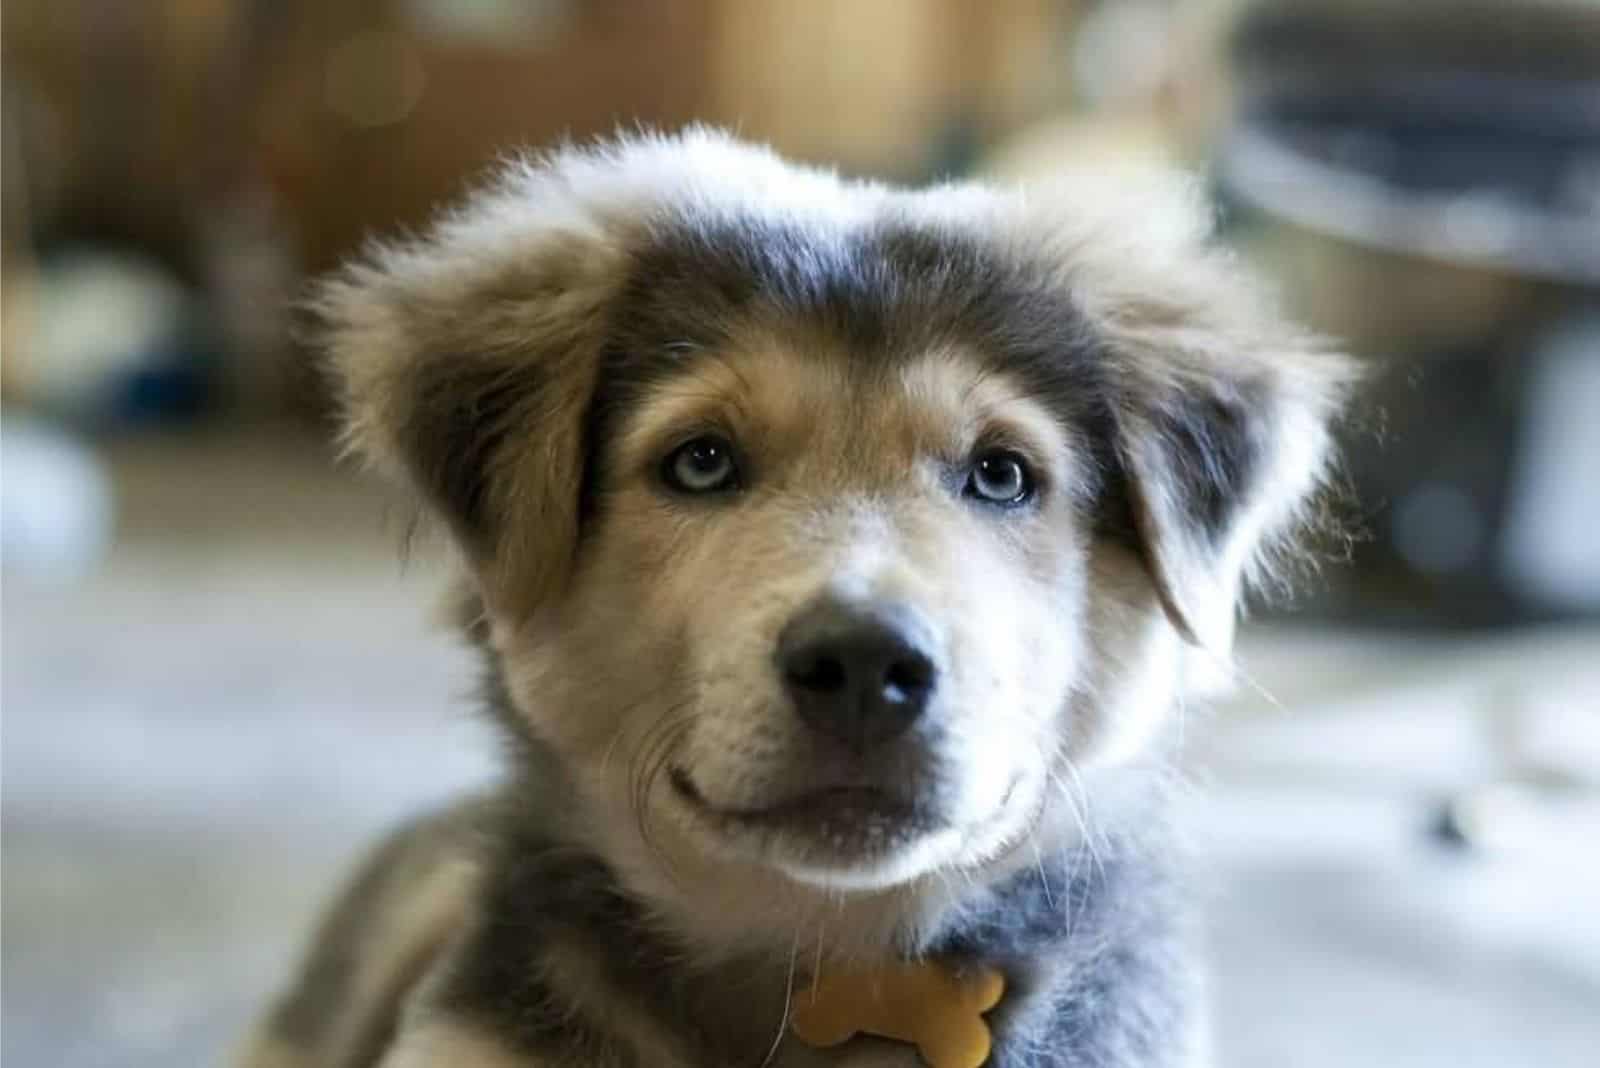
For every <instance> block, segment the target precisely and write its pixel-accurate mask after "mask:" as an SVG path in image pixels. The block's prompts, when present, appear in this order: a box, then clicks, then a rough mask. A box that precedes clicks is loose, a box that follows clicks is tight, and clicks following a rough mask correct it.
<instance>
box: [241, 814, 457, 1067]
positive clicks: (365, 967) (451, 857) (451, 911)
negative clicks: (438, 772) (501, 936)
mask: <svg viewBox="0 0 1600 1068" xmlns="http://www.w3.org/2000/svg"><path fill="white" fill-rule="evenodd" d="M484 808H485V806H484V805H483V804H482V803H480V802H470V803H467V804H463V805H461V806H458V807H457V808H454V809H451V810H449V811H447V812H445V813H442V814H440V815H438V816H435V817H432V818H429V819H426V820H422V821H419V822H418V823H416V824H414V825H412V826H410V827H408V828H406V829H405V830H403V831H402V832H400V833H399V834H397V835H396V836H395V837H394V838H392V839H390V841H388V842H387V843H385V844H384V846H383V847H382V848H380V849H379V850H378V851H376V852H375V853H374V855H373V857H372V858H371V859H370V860H369V862H368V866H367V868H366V869H365V871H364V872H363V873H362V876H361V877H360V878H358V879H356V880H355V881H354V882H353V883H352V885H351V887H350V889H349V890H348V891H347V892H346V894H345V896H344V897H343V898H341V899H340V900H339V901H338V902H336V904H335V906H334V908H333V909H332V910H331V911H330V912H329V914H328V916H327V917H326V919H325V920H324V923H323V928H322V930H321V932H319V937H318V939H317V940H316V943H315V945H314V947H313V952H312V954H311V955H310V957H309V958H308V959H307V961H306V962H305V965H304V967H303V972H302V976H301V978H300V980H299V983H298V985H297V986H296V988H295V989H294V990H293V991H292V992H291V995H290V997H289V998H287V999H285V1000H284V1001H283V1002H282V1003H281V1004H280V1005H279V1006H278V1008H277V1009H276V1011H275V1012H274V1013H273V1015H272V1017H271V1019H270V1020H269V1025H268V1027H267V1028H265V1029H264V1030H263V1031H262V1032H261V1033H260V1034H259V1035H258V1036H257V1037H256V1038H255V1039H254V1040H253V1041H252V1042H251V1043H250V1045H249V1046H248V1047H247V1049H246V1052H245V1053H244V1055H243V1057H242V1058H241V1059H240V1060H239V1062H238V1063H239V1064H240V1065H241V1068H301V1066H304V1068H368V1066H370V1065H372V1064H373V1063H375V1060H376V1058H377V1056H378V1055H379V1054H381V1052H382V1051H383V1049H384V1048H385V1047H387V1045H388V1043H389V1040H390V1037H391V1032H392V1031H393V1029H394V1028H395V1027H396V1025H397V1023H398V1022H399V1020H400V1018H401V1016H402V1014H403V1011H404V1006H405V1004H406V1002H407V1000H408V999H409V998H410V997H411V995H412V994H413V993H414V991H415V989H416V988H417V986H418V984H419V983H420V982H421V981H422V979H423V978H424V976H425V975H426V974H427V972H428V970H429V969H430V968H431V967H432V966H433V964H434V963H435V962H436V961H437V959H438V958H439V956H440V955H441V954H442V953H443V951H444V950H445V949H446V947H447V946H448V945H449V943H450V942H451V941H452V940H453V939H454V938H456V937H457V935H458V934H459V933H460V932H461V931H462V929H463V928H464V927H465V926H466V925H467V923H468V922H469V921H470V918H471V916H472V910H473V901H474V897H475V894H476V890H477V886H478V882H479V879H480V877H481V875H482V863H481V862H482V856H481V853H482V843H481V842H480V841H479V839H478V827H479V824H480V823H481V821H482V819H483V814H484Z"/></svg>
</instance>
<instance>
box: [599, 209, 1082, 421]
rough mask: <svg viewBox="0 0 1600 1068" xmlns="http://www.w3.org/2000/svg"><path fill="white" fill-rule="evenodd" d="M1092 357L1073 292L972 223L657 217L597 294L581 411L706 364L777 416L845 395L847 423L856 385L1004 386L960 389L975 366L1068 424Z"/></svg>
mask: <svg viewBox="0 0 1600 1068" xmlns="http://www.w3.org/2000/svg"><path fill="white" fill-rule="evenodd" d="M1100 370H1101V369H1100V366H1099V361H1098V359H1097V348H1096V339H1095V337H1094V335H1093V332H1092V330H1091V329H1090V327H1089V325H1088V322H1087V320H1086V318H1085V317H1084V316H1083V315H1082V314H1080V312H1079V310H1078V308H1077V307H1076V305H1075V304H1074V301H1073V299H1072V295H1071V294H1070V293H1069V292H1067V291H1066V290H1065V289H1064V288H1063V287H1062V286H1061V285H1060V284H1059V283H1058V282H1057V281H1056V279H1055V278H1054V277H1053V276H1052V275H1050V274H1049V272H1047V271H1046V270H1045V269H1043V268H1042V267H1035V266H1033V265H1031V264H1030V263H1029V262H1028V261H1026V260H1025V259H1022V258H1020V257H1010V256H1008V255H1007V254H1006V253H1005V251H1004V250H1003V249H1002V248H1000V247H998V246H992V245H990V244H989V243H987V242H986V241H985V240H984V239H983V238H982V236H981V235H978V234H975V233H967V232H963V231H960V230H955V229H952V228H949V227H938V226H932V225H919V224H917V223H915V222H914V221H908V220H906V219H901V218H889V219H883V220H878V221H866V222H857V223H854V224H851V225H849V226H832V227H812V226H803V225H800V224H798V223H795V222H793V221H788V220H784V219H782V218H764V217H751V216H729V217H718V218H711V219H702V218H692V219H691V218H678V219H672V220H667V221H659V220H658V222H657V224H656V225H655V226H653V227H652V228H650V230H649V231H648V233H647V234H646V235H644V236H643V237H642V239H641V240H639V242H638V243H637V246H636V247H635V248H634V250H633V252H632V255H631V270H630V272H629V275H628V278H627V280H626V281H625V283H624V284H623V285H622V287H621V290H620V293H619V295H618V297H617V300H616V302H615V305H614V307H613V309H612V311H611V315H610V323H609V329H608V337H607V342H606V346H605V353H604V357H603V360H602V367H601V371H600V376H599V386H598V395H597V403H596V405H595V409H596V420H595V427H594V428H595V429H596V430H597V431H600V432H601V433H602V434H604V433H606V432H609V431H611V430H613V429H618V428H619V424H620V423H622V422H624V421H626V420H627V417H628V416H629V415H630V414H631V413H633V412H636V411H637V410H638V409H639V408H640V407H641V406H643V405H644V404H645V403H646V402H647V401H658V400H660V399H661V398H662V397H663V389H664V388H665V387H667V386H668V385H669V384H671V383H674V382H677V383H679V388H678V390H677V392H692V391H694V390H700V391H701V392H704V391H705V387H706V384H707V383H708V382H713V381H715V382H721V383H722V385H721V386H720V387H719V388H720V389H721V391H722V393H721V395H723V396H725V397H726V396H732V395H742V396H743V397H745V398H746V403H749V402H750V399H752V398H760V399H761V400H762V401H763V402H764V403H768V404H770V405H772V406H774V409H775V410H774V411H773V412H770V413H768V414H769V415H772V416H774V418H771V419H767V420H763V421H764V422H766V423H768V425H774V424H777V425H781V424H784V423H787V422H789V419H788V418H787V417H786V415H785V412H784V411H783V410H782V409H783V408H784V406H786V405H787V406H788V407H790V408H793V407H794V406H797V405H804V404H811V405H813V406H814V405H815V404H816V403H817V402H818V399H819V398H820V397H822V396H825V395H826V396H831V397H832V398H834V400H835V402H836V401H837V398H838V397H840V396H845V395H848V396H851V397H853V398H855V401H856V403H855V405H854V407H855V409H856V418H857V422H858V423H859V421H860V418H861V416H862V413H861V410H860V409H861V407H862V405H863V404H864V403H866V400H867V398H869V397H876V398H878V400H879V401H882V400H883V399H884V398H886V397H891V396H902V397H908V398H920V399H921V401H922V402H924V403H923V405H922V406H923V408H924V409H926V410H930V411H938V412H948V411H950V410H954V409H959V410H963V411H969V412H970V411H976V410H978V407H975V406H974V405H972V404H971V403H967V404H966V405H965V406H963V404H962V403H961V402H972V401H974V400H988V401H990V402H991V404H997V403H998V400H997V398H998V396H999V394H1000V393H1001V392H1006V390H1004V389H1002V387H1000V386H999V385H991V387H989V389H988V390H987V392H985V391H982V390H976V386H975V383H977V382H979V381H980V380H982V379H984V378H985V377H986V376H994V377H995V379H996V381H997V382H1005V383H1008V384H1009V393H1010V395H1011V396H1012V397H1013V398H1014V399H1016V400H1018V401H1022V400H1025V401H1026V402H1027V404H1028V405H1030V406H1032V407H1035V408H1042V409H1044V410H1045V411H1048V412H1049V413H1051V414H1052V415H1053V416H1054V417H1055V421H1056V423H1057V424H1058V425H1059V426H1061V427H1069V428H1070V427H1082V426H1084V425H1085V424H1086V423H1087V422H1088V421H1089V420H1090V419H1091V418H1092V417H1093V415H1094V413H1095V411H1096V408H1097V401H1098V398H1099V397H1100V395H1101V393H1102V391H1103V386H1102V384H1101V381H1100V377H1101V375H1100ZM741 376H743V381H739V379H740V377H741ZM763 376H764V377H763ZM758 379H760V380H759V381H758ZM685 383H687V384H685ZM941 398H942V400H943V401H944V402H945V403H944V404H943V405H941V404H938V403H935V402H936V401H939V400H940V399H941ZM652 406H654V405H652ZM831 410H833V411H838V410H839V409H838V406H837V403H834V405H833V407H832V409H831ZM881 414H882V413H874V415H873V416H872V417H873V418H877V417H880V416H881Z"/></svg>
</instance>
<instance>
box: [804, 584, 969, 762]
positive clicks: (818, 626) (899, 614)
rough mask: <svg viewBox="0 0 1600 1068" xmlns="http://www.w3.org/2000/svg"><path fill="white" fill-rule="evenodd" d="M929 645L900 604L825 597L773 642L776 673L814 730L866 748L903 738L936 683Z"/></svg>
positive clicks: (925, 630)
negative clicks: (898, 737) (901, 735)
mask: <svg viewBox="0 0 1600 1068" xmlns="http://www.w3.org/2000/svg"><path fill="white" fill-rule="evenodd" d="M933 657H934V651H933V643H932V641H931V640H930V638H929V636H928V628H927V627H926V626H924V625H923V624H922V623H921V622H920V621H919V620H918V619H917V616H916V614H915V613H914V612H912V611H911V610H910V609H908V608H906V607H904V606H902V605H891V604H877V603H873V604H865V605H851V604H845V603H843V602H841V601H837V600H834V599H831V598H829V599H824V600H821V601H818V602H816V603H814V604H812V605H811V606H810V607H808V608H806V609H804V610H802V611H801V613H800V614H799V615H798V616H796V617H795V618H794V619H793V620H791V621H790V622H789V625H788V626H786V627H784V628H783V633H782V634H780V635H779V636H778V670H779V671H780V672H781V673H782V675H783V681H784V685H785V686H786V687H788V690H789V694H790V696H791V697H792V698H793V700H794V704H795V710H796V711H797V712H798V713H799V715H800V718H801V719H802V720H804V721H805V722H806V723H807V724H809V725H810V726H811V727H812V729H814V730H816V731H818V732H820V733H822V734H825V735H827V736H828V737H830V738H834V739H837V740H838V741H841V742H844V743H845V744H846V745H848V746H850V747H851V748H852V749H856V750H858V751H859V750H864V749H866V748H868V747H870V746H873V745H876V744H878V743H881V742H886V741H888V740H890V739H891V738H894V737H895V736H897V735H899V734H902V733H904V732H905V730H906V729H907V728H909V727H910V726H911V725H912V724H913V723H915V722H916V721H917V718H918V717H920V716H921V715H922V714H923V712H925V711H926V710H927V707H928V702H929V701H930V700H931V699H932V697H933V691H934V687H935V685H936V684H937V682H938V674H939V672H938V668H937V666H936V665H935V663H934V658H933Z"/></svg>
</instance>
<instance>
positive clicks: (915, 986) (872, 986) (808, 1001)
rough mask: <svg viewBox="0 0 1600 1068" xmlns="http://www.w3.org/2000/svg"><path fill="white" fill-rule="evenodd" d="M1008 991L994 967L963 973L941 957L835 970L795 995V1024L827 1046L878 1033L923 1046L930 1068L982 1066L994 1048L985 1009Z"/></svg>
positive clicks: (810, 1041)
mask: <svg viewBox="0 0 1600 1068" xmlns="http://www.w3.org/2000/svg"><path fill="white" fill-rule="evenodd" d="M1005 988H1006V982H1005V977H1004V976H1003V975H1001V974H1000V973H999V972H998V971H996V970H995V969H993V968H976V969H972V970H967V971H959V972H958V971H956V970H955V969H954V968H952V967H950V966H949V965H948V964H944V963H941V962H939V961H921V962H917V963H907V964H896V965H890V966H888V967H884V968H875V969H872V970H870V971H861V972H838V973H832V974H827V975H824V976H823V977H822V978H821V979H819V980H818V981H817V982H816V983H814V984H812V986H811V987H810V988H808V989H806V990H802V991H800V992H799V993H797V994H795V995H794V998H793V1000H792V1002H791V1003H790V1008H789V1026H790V1028H791V1029H792V1030H793V1031H794V1033H795V1037H796V1038H798V1039H799V1040H800V1041H801V1042H804V1043H805V1044H806V1045H808V1046H813V1047H816V1048H819V1049H821V1048H826V1047H829V1046H837V1045H840V1044H841V1043H844V1042H848V1041H849V1040H850V1039H852V1038H854V1037H855V1036H856V1035H858V1034H866V1035H875V1036H877V1037H879V1038H887V1039H892V1040H894V1041H896V1042H906V1043H909V1044H911V1045H914V1046H916V1047H917V1052H918V1053H919V1054H921V1056H922V1060H923V1062H924V1063H926V1064H927V1065H928V1068H980V1066H981V1065H982V1064H983V1063H984V1062H985V1061H987V1060H988V1059H989V1049H990V1046H991V1045H992V1040H991V1038H990V1035H989V1024H988V1022H987V1021H985V1020H984V1018H983V1014H984V1013H986V1012H988V1011H989V1010H990V1009H992V1008H994V1007H995V1006H996V1005H998V1004H999V1003H1000V999H1001V997H1003V996H1004V995H1005Z"/></svg>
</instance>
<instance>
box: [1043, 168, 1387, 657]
mask: <svg viewBox="0 0 1600 1068" xmlns="http://www.w3.org/2000/svg"><path fill="white" fill-rule="evenodd" d="M1147 194H1148V195H1147ZM1078 203H1080V204H1081V203H1082V201H1081V200H1080V201H1079V202H1078ZM1100 224H1101V227H1102V228H1100V229H1095V228H1094V227H1093V226H1092V225H1090V226H1085V227H1080V228H1079V229H1078V230H1077V231H1076V232H1067V233H1066V234H1065V235H1064V237H1061V238H1060V239H1061V240H1063V241H1064V242H1067V244H1066V246H1065V248H1064V250H1063V248H1062V247H1061V246H1058V248H1057V254H1058V255H1060V256H1061V257H1062V258H1063V259H1066V260H1067V261H1068V262H1069V263H1071V264H1072V266H1071V267H1070V268H1069V269H1070V271H1071V275H1072V277H1071V278H1070V280H1069V284H1071V286H1072V289H1073V291H1074V296H1075V299H1076V300H1077V301H1078V302H1079V303H1080V305H1081V306H1082V308H1083V311H1084V313H1085V314H1086V316H1087V317H1088V318H1089V320H1090V322H1091V324H1092V330H1093V333H1094V334H1095V336H1096V337H1097V339H1098V344H1099V346H1100V348H1101V353H1100V359H1099V360H1098V361H1097V362H1098V365H1099V366H1100V368H1101V370H1102V373H1103V375H1104V376H1105V383H1106V398H1105V406H1106V409H1107V413H1108V418H1109V421H1110V423H1111V432H1112V439H1113V441H1112V451H1113V463H1112V466H1113V467H1114V471H1113V476H1114V478H1115V479H1116V480H1117V482H1118V483H1119V486H1118V488H1119V489H1120V490H1121V491H1122V493H1121V496H1122V497H1123V498H1124V499H1125V502H1126V505H1127V511H1128V513H1129V514H1130V518H1131V519H1132V523H1133V527H1134V533H1135V534H1136V536H1137V541H1138V547H1139V550H1140V553H1141V555H1142V557H1143V559H1144V562H1145V565H1146V568H1147V570H1148V572H1149V575H1150V578H1151V581H1152V584H1153V586H1154V588H1155V592H1156V595H1157V597H1158V599H1159V601H1160V603H1161V606H1162V608H1163V609H1164V611H1165V613H1166V615H1167V618H1168V619H1169V620H1170V621H1171V623H1172V625H1173V627H1174V629H1176V630H1177V631H1178V633H1179V634H1180V635H1181V636H1182V637H1183V638H1184V639H1185V640H1186V641H1188V642H1190V643H1191V644H1194V645H1197V646H1201V647H1203V648H1206V649H1208V650H1210V651H1212V652H1214V653H1217V654H1226V653H1227V652H1228V650H1229V647H1230V646H1231V643H1232V637H1233V629H1234V621H1235V617H1236V613H1237V610H1238V606H1239V600H1240V596H1241V593H1242V591H1243V588H1244V586H1245V585H1246V584H1247V583H1249V582H1251V581H1252V580H1257V579H1261V578H1265V577H1267V576H1268V574H1269V573H1270V570H1271V565H1272V563H1273V561H1274V558H1275V557H1276V555H1277V554H1276V553H1275V550H1277V549H1279V548H1281V547H1282V546H1284V545H1285V544H1286V542H1287V539H1288V538H1289V537H1290V536H1291V535H1292V534H1294V533H1296V532H1297V531H1298V530H1299V529H1300V528H1301V527H1302V526H1303V523H1302V520H1303V518H1304V517H1305V515H1306V512H1307V508H1308V505H1309V504H1310V502H1311V501H1312V500H1313V498H1314V497H1315V495H1316V491H1317V490H1318V489H1319V487H1321V485H1322V484H1323V482H1324V477H1325V474H1326V471H1327V469H1328V466H1329V453H1330V434H1329V424H1330V422H1331V421H1332V420H1333V419H1334V418H1335V417H1336V415H1337V414H1338V412H1339V411H1340V409H1341V408H1342V407H1343V404H1344V401H1345V398H1346V397H1347V395H1348V393H1349V391H1350V388H1351V386H1352V385H1353V384H1354V382H1355V381H1356V378H1357V369H1356V366H1355V364H1354V362H1353V361H1351V360H1350V359H1348V358H1347V357H1345V356H1343V355H1341V354H1339V353H1336V352H1334V351H1332V350H1331V349H1330V348H1328V347H1327V345H1326V344H1325V343H1324V342H1323V341H1322V340H1321V339H1319V338H1316V337H1314V336H1311V335H1309V334H1307V333H1306V332H1304V331H1302V330H1300V329H1298V328H1296V327H1295V326H1294V325H1293V324H1291V323H1289V322H1287V321H1286V320H1285V319H1284V318H1283V317H1282V316H1281V315H1280V314H1279V313H1278V311H1277V309H1276V307H1275V305H1274V302H1273V300H1272V299H1271V298H1270V296H1269V295H1268V294H1267V293H1266V291H1265V290H1264V289H1263V287H1262V286H1261V285H1260V284H1259V283H1258V282H1257V281H1256V280H1255V279H1253V278H1252V277H1251V276H1250V275H1249V274H1248V272H1246V271H1245V270H1244V269H1243V268H1242V267H1241V266H1240V265H1239V264H1238V263H1237V262H1236V261H1235V260H1234V259H1233V258H1232V257H1230V256H1229V255H1227V254H1225V253H1223V252H1221V251H1219V250H1217V249H1216V248H1214V247H1213V246H1212V245H1211V243H1210V236H1209V232H1208V231H1209V220H1208V219H1207V217H1206V213H1205V211H1204V209H1203V206H1202V205H1201V204H1200V203H1199V201H1198V199H1197V198H1196V197H1195V195H1194V193H1193V190H1192V187H1188V186H1185V185H1182V184H1173V183H1172V182H1170V181H1168V182H1166V183H1164V184H1160V185H1159V186H1152V187H1150V188H1149V189H1147V190H1144V191H1140V192H1136V193H1134V194H1132V195H1129V194H1127V193H1124V194H1123V195H1122V196H1121V197H1120V198H1118V199H1117V200H1116V201H1115V202H1114V203H1113V204H1112V205H1111V207H1110V208H1109V209H1108V211H1107V212H1106V213H1105V214H1104V215H1102V216H1100Z"/></svg>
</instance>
